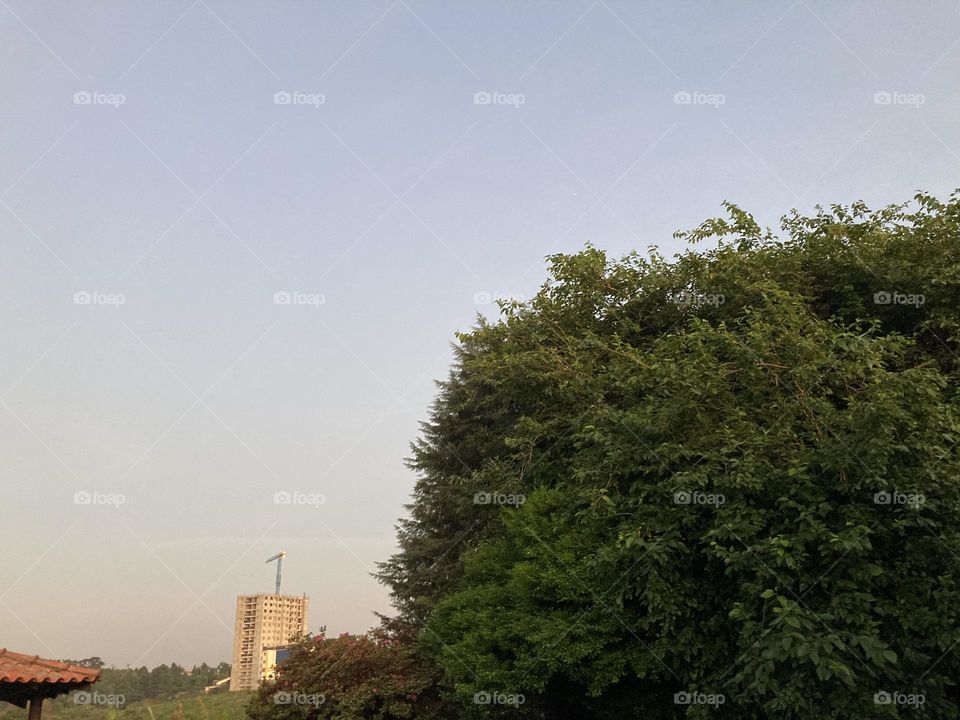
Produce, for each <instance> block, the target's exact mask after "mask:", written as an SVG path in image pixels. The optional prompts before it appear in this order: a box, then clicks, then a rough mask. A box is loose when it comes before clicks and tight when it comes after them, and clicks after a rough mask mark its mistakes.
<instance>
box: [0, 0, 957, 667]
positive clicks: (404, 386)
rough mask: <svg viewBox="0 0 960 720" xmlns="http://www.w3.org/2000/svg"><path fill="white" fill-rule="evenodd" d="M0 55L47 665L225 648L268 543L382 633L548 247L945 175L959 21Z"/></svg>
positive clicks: (198, 10) (346, 8)
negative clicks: (397, 584)
mask: <svg viewBox="0 0 960 720" xmlns="http://www.w3.org/2000/svg"><path fill="white" fill-rule="evenodd" d="M0 54H2V68H3V69H2V71H0V152H2V154H3V162H2V163H0V253H2V254H0V301H2V306H0V322H2V329H3V338H4V340H3V343H2V346H0V458H2V462H0V473H2V481H0V512H2V526H0V527H2V530H0V537H2V541H3V553H2V559H0V646H6V647H9V648H11V649H14V650H18V651H24V652H31V653H32V652H36V653H39V654H41V655H47V656H53V657H73V658H79V657H86V656H90V655H99V656H101V657H103V658H104V659H105V660H106V661H107V662H109V663H111V664H114V665H119V666H123V665H127V664H132V665H140V664H147V665H156V664H159V663H162V662H172V661H176V662H179V663H181V664H187V665H190V664H193V663H198V662H201V661H207V662H211V663H213V662H218V661H222V660H229V659H230V648H231V640H232V631H233V612H234V603H235V596H236V595H237V594H238V593H254V592H268V591H270V590H271V589H272V586H273V566H267V565H265V564H264V561H265V560H266V558H267V557H269V556H271V555H273V554H274V553H276V552H277V551H279V550H286V551H287V552H288V553H289V555H288V557H287V559H286V560H285V564H284V586H283V589H284V591H285V592H290V593H298V594H299V593H304V592H305V593H307V594H308V595H310V597H311V611H310V629H311V630H314V631H315V630H316V629H317V627H318V626H319V625H321V624H325V625H326V626H327V627H328V630H329V631H330V632H333V633H339V632H361V631H363V630H365V629H367V628H368V627H370V626H371V625H372V624H374V622H375V618H374V616H373V614H372V613H373V611H381V612H387V611H388V609H389V606H388V602H387V593H386V590H385V589H384V588H382V587H381V586H379V585H378V584H377V582H376V581H375V580H374V579H373V578H371V577H370V572H371V571H372V570H373V569H374V563H375V562H376V561H378V560H382V559H384V558H386V557H387V556H388V555H390V553H391V552H393V550H394V527H393V526H394V522H395V521H396V519H397V518H398V517H399V516H400V515H402V513H403V507H402V506H403V503H404V502H406V501H407V498H408V496H409V492H410V489H411V487H412V485H413V482H414V476H413V474H412V473H411V472H410V471H409V470H407V469H406V468H405V467H404V465H403V459H404V457H405V456H406V455H407V453H408V444H409V442H410V441H411V440H413V439H414V438H415V437H416V434H417V432H418V422H419V421H421V420H423V419H424V418H425V416H426V413H427V408H428V406H429V404H430V401H431V399H432V397H433V395H434V392H435V389H434V387H433V381H434V380H436V379H438V378H441V377H443V376H444V375H445V373H446V368H447V366H448V363H449V361H450V357H451V353H450V343H451V341H453V339H454V333H455V332H456V331H458V330H465V329H467V328H469V326H470V325H471V323H472V322H473V321H474V318H475V316H476V313H477V312H481V313H484V314H487V315H490V316H493V315H495V313H496V311H495V307H494V306H493V305H492V304H490V302H489V300H490V298H493V297H496V296H522V297H529V296H530V295H532V294H533V293H534V292H535V291H536V288H537V287H538V286H539V285H540V284H541V283H542V282H543V281H544V279H545V277H546V274H545V270H546V264H545V262H544V257H545V256H546V255H548V254H551V253H554V252H561V251H575V250H576V249H578V248H581V247H583V245H584V244H585V243H587V242H591V243H593V244H595V245H596V246H598V247H600V248H603V249H605V250H608V251H610V252H611V253H613V254H616V255H619V254H622V253H625V252H628V251H630V250H633V249H640V250H642V249H644V248H646V247H647V246H648V245H652V244H656V245H659V246H660V247H661V249H662V250H663V251H665V252H667V253H668V254H672V253H673V252H675V251H677V250H678V249H679V245H678V243H677V241H675V240H674V239H672V237H671V234H672V232H673V231H675V230H678V229H687V228H690V227H693V226H695V225H697V224H699V223H700V222H701V221H702V220H703V219H705V218H707V217H710V216H714V215H717V214H719V213H720V212H721V203H722V202H723V201H725V200H729V201H732V202H735V203H737V204H739V205H741V206H742V207H744V208H745V209H747V210H750V211H752V212H754V213H755V214H756V215H757V216H758V218H759V219H760V220H761V221H762V222H764V223H766V224H775V223H776V222H777V219H778V218H779V216H780V215H782V214H783V213H784V212H786V211H788V210H789V209H790V208H793V207H796V208H799V209H802V210H810V209H811V208H812V207H813V206H814V204H816V203H818V202H819V203H825V204H829V203H836V202H840V203H848V202H851V201H854V200H857V199H863V200H865V201H867V202H868V203H869V204H872V205H879V204H886V203H891V202H898V201H903V200H906V199H909V198H910V197H911V196H912V195H913V193H914V192H915V191H916V190H919V189H924V190H929V191H931V192H933V193H935V194H938V195H941V196H945V195H946V194H947V193H949V192H950V191H951V190H952V189H953V188H954V187H955V186H960V88H958V83H957V77H960V72H958V70H960V3H958V2H957V1H956V0H946V1H944V2H928V3H923V4H919V5H917V4H908V3H902V2H876V1H872V2H825V1H814V0H797V1H796V2H782V1H777V2H773V1H764V2H736V3H733V2H675V3H647V2H644V3H640V2H624V1H623V0H598V1H596V2H594V1H593V0H583V1H577V2H551V3H546V2H523V1H517V0H512V1H509V2H470V3H442V2H423V1H420V0H397V1H396V2H391V1H390V0H380V1H378V2H350V3H331V2H309V3H308V2H269V3H265V2H252V1H246V0H245V1H243V2H227V1H226V0H170V1H169V2H138V3H124V2H119V0H117V1H113V2H105V1H99V2H91V1H89V0H79V1H69V2H67V1H64V2H47V1H39V2H38V1H33V0H30V1H28V0H0ZM277 93H280V95H277ZM287 100H289V102H285V101H287ZM278 293H279V295H278ZM287 300H290V302H285V301H287ZM284 493H286V494H284ZM321 496H322V497H321ZM288 500H290V502H287V501H288ZM321 500H323V502H321Z"/></svg>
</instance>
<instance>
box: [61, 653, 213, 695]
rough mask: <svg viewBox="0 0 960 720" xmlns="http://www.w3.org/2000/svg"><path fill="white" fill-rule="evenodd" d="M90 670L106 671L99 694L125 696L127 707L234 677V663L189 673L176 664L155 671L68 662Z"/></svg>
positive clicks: (203, 666) (200, 667)
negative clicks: (232, 667)
mask: <svg viewBox="0 0 960 720" xmlns="http://www.w3.org/2000/svg"><path fill="white" fill-rule="evenodd" d="M66 662H73V663H77V664H78V665H84V666H87V667H95V668H100V669H102V671H103V672H102V674H101V676H100V680H98V681H97V682H96V684H95V685H94V686H93V690H95V691H96V692H97V693H99V694H103V695H115V696H123V699H124V704H129V703H132V702H136V701H138V700H146V699H150V700H162V699H172V698H175V697H176V696H177V695H179V694H181V693H196V692H199V691H202V690H203V688H205V687H207V686H208V685H213V684H214V683H215V682H216V681H217V680H222V679H223V678H227V677H230V663H225V662H223V663H220V664H219V665H216V666H211V665H207V664H206V663H202V664H200V665H195V666H194V667H193V668H192V669H190V670H187V669H186V668H184V667H181V666H180V665H177V664H176V663H173V664H171V665H158V666H157V667H155V668H153V669H147V668H146V667H145V666H143V667H138V668H111V667H106V666H105V665H106V664H105V663H104V662H103V660H101V659H100V658H98V657H92V658H86V659H84V660H67V661H66ZM60 702H68V703H72V702H74V699H73V697H72V696H71V695H64V696H63V697H62V698H61V699H60Z"/></svg>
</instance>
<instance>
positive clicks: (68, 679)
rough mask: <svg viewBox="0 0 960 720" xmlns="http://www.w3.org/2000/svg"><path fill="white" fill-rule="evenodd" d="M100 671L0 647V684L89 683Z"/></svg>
mask: <svg viewBox="0 0 960 720" xmlns="http://www.w3.org/2000/svg"><path fill="white" fill-rule="evenodd" d="M99 677H100V671H99V670H97V669H95V668H88V667H84V666H82V665H72V664H70V663H65V662H60V661H59V660H46V659H44V658H42V657H39V656H38V655H24V654H23V653H17V652H12V651H10V650H7V649H6V648H0V684H2V683H90V682H95V681H96V680H97V679H98V678H99Z"/></svg>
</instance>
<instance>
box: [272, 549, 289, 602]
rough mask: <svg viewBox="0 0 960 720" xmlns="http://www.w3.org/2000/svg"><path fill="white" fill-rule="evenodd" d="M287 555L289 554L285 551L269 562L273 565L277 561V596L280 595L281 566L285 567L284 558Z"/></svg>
mask: <svg viewBox="0 0 960 720" xmlns="http://www.w3.org/2000/svg"><path fill="white" fill-rule="evenodd" d="M286 554H287V553H286V551H285V550H281V551H280V552H278V553H277V554H276V555H274V556H273V557H272V558H270V559H269V560H267V562H268V563H272V562H273V561H274V560H276V561H277V592H276V593H275V594H276V595H279V594H280V566H281V565H283V558H284V556H285V555H286Z"/></svg>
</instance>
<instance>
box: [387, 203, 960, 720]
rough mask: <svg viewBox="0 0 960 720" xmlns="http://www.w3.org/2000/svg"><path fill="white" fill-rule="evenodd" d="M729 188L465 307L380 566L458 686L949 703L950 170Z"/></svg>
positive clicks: (953, 314)
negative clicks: (837, 185)
mask: <svg viewBox="0 0 960 720" xmlns="http://www.w3.org/2000/svg"><path fill="white" fill-rule="evenodd" d="M728 211H729V212H728V217H727V218H726V219H717V220H710V221H708V222H706V223H704V224H703V225H702V226H700V227H699V228H697V229H696V230H694V231H691V232H689V233H680V234H679V236H680V237H681V238H683V239H686V240H688V241H690V242H703V241H707V240H709V241H711V242H712V243H714V246H713V247H712V248H709V249H707V250H700V251H694V250H693V249H691V250H690V251H687V252H685V253H683V254H681V255H680V256H678V257H677V258H676V259H675V261H674V262H667V261H666V260H665V259H664V258H663V257H662V256H660V255H659V254H658V253H657V251H656V249H654V250H652V251H651V252H650V254H649V255H647V256H640V255H638V254H631V255H629V256H627V257H625V258H623V259H621V260H611V259H609V258H607V257H606V256H605V254H604V253H602V252H601V251H599V250H596V249H594V248H587V249H586V250H585V251H583V252H581V253H578V254H575V255H558V256H554V257H552V258H551V279H550V281H549V282H548V283H547V284H546V285H545V286H544V287H543V288H542V290H541V291H540V292H539V293H538V294H537V296H536V297H534V298H533V299H532V300H531V301H530V302H529V303H524V304H511V305H505V306H504V307H503V319H502V320H501V321H500V322H496V323H487V322H483V321H481V322H479V323H478V325H477V327H476V328H475V329H474V330H473V331H472V332H471V333H468V334H465V335H462V336H461V337H460V344H459V346H458V356H457V362H456V364H455V367H454V369H453V371H452V373H451V376H450V377H449V378H448V380H447V381H445V382H444V383H442V384H441V386H440V388H439V397H438V399H437V402H436V404H435V407H434V409H433V413H432V415H431V418H430V420H429V421H428V422H427V423H426V424H425V425H424V427H423V435H422V438H421V440H420V441H419V442H418V443H417V444H416V445H415V446H414V448H413V457H412V460H411V466H412V467H413V468H414V469H416V470H417V471H418V472H419V473H420V479H419V481H418V484H417V487H416V490H415V493H414V497H413V502H412V504H411V506H410V508H409V510H410V513H409V517H408V518H407V519H406V520H404V521H403V522H402V523H401V525H400V528H399V541H400V551H399V553H398V554H397V555H396V556H394V557H393V558H391V559H390V561H388V562H387V563H385V564H384V565H383V566H381V578H382V579H383V580H384V581H385V582H387V583H388V584H389V585H390V587H391V589H392V591H393V593H394V600H395V603H396V606H397V609H398V611H399V615H398V619H397V623H398V624H400V625H404V626H406V627H408V628H410V629H411V630H412V631H413V632H415V633H417V635H418V638H419V642H420V647H421V648H422V650H423V651H424V652H425V653H426V654H427V656H428V657H430V658H432V660H433V661H434V662H436V663H437V664H438V665H439V666H440V667H441V668H442V670H443V672H444V675H445V678H446V682H447V683H449V686H450V688H451V689H452V691H453V692H454V693H455V694H456V695H457V696H458V697H460V698H461V699H462V701H463V710H462V713H463V714H464V716H468V715H472V714H476V715H479V716H484V715H496V714H503V713H507V712H509V713H510V715H509V716H511V717H518V716H524V715H525V716H530V717H546V718H565V717H571V718H573V717H597V718H602V717H623V716H625V714H633V713H636V712H638V711H641V710H642V711H643V713H644V716H649V717H681V716H689V717H707V716H710V717H735V718H773V717H777V718H838V719H839V718H875V717H905V716H909V717H922V716H928V717H942V718H956V717H960V713H958V696H957V691H956V688H955V685H954V682H955V680H954V679H955V678H956V677H957V676H958V671H960V661H958V657H957V651H956V650H954V645H955V644H957V643H960V630H958V627H957V625H958V622H957V621H958V619H960V618H958V615H960V604H958V600H960V588H958V585H957V576H956V570H957V562H958V558H960V536H958V531H960V512H958V511H960V505H958V502H960V473H958V471H960V464H958V456H957V450H956V444H957V442H958V440H960V421H958V407H957V380H958V371H957V369H958V364H957V358H958V355H957V351H958V339H960V338H958V328H960V197H958V196H957V195H956V194H955V195H954V196H952V197H951V198H950V199H949V201H947V202H940V201H938V200H936V199H935V198H933V197H930V196H928V195H923V194H920V195H917V196H916V198H915V200H914V203H912V204H911V205H903V206H897V207H890V208H885V209H882V210H880V211H876V212H872V211H870V210H869V209H868V208H866V207H865V206H863V205H862V204H859V203H858V204H855V205H853V206H851V207H840V206H835V207H832V208H830V209H828V210H818V212H817V213H816V214H815V215H814V216H812V217H804V216H800V215H798V214H796V213H794V214H792V215H789V216H787V217H786V218H784V220H783V223H782V228H783V231H784V236H783V237H782V238H780V237H776V236H774V235H773V234H772V233H771V232H770V231H764V230H762V229H761V228H760V227H759V226H758V225H757V224H756V222H755V221H754V220H753V218H752V217H751V216H749V215H748V214H746V213H744V212H743V211H741V210H739V209H738V208H736V207H734V206H728ZM697 250H699V249H697ZM684 693H687V695H684ZM691 696H692V697H693V699H694V701H695V702H693V703H691V704H683V701H684V700H687V699H689V698H690V697H691ZM521 697H522V704H520V702H519V699H520V698H521ZM888 697H889V698H890V699H891V700H892V701H891V702H889V703H887V702H884V701H885V700H886V699H887V698H888ZM721 699H722V701H723V702H722V704H721V702H720V701H721ZM921 699H922V704H920V701H921ZM678 701H679V704H678ZM703 701H705V702H703ZM511 703H512V704H511ZM711 703H712V704H711Z"/></svg>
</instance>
